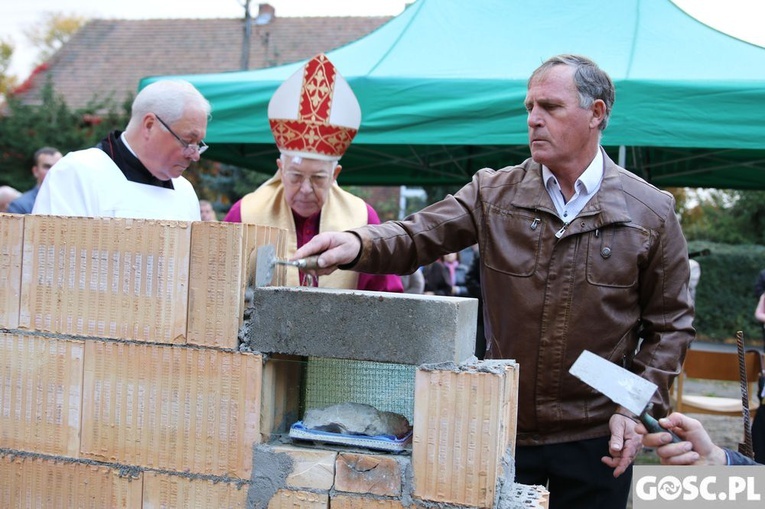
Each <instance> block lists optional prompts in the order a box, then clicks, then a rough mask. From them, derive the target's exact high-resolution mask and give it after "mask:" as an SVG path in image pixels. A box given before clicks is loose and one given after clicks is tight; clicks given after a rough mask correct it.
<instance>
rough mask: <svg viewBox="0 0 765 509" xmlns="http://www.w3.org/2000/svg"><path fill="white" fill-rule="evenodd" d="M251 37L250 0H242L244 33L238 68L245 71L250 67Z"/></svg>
mask: <svg viewBox="0 0 765 509" xmlns="http://www.w3.org/2000/svg"><path fill="white" fill-rule="evenodd" d="M251 38H252V23H251V20H250V0H244V35H243V37H242V59H241V65H240V68H241V69H242V70H243V71H246V70H247V69H249V68H250V39H251Z"/></svg>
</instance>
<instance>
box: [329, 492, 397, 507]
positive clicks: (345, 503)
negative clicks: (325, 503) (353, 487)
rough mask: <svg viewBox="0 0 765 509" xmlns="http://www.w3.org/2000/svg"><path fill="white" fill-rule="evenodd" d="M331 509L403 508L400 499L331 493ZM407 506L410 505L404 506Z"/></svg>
mask: <svg viewBox="0 0 765 509" xmlns="http://www.w3.org/2000/svg"><path fill="white" fill-rule="evenodd" d="M329 507H330V508H331V509H404V507H405V506H404V505H403V504H402V503H401V501H400V500H380V499H375V498H369V497H358V496H356V497H354V496H349V495H332V498H330V500H329ZM406 507H407V508H409V507H411V506H406Z"/></svg>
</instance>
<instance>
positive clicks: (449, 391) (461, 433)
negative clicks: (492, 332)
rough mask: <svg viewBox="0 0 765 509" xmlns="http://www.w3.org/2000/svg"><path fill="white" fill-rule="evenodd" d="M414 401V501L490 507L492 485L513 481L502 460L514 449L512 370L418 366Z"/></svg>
mask: <svg viewBox="0 0 765 509" xmlns="http://www.w3.org/2000/svg"><path fill="white" fill-rule="evenodd" d="M414 397H415V405H414V435H413V439H412V467H413V470H414V496H415V497H418V498H420V499H423V500H428V501H434V502H447V503H454V504H461V505H469V506H473V507H480V508H489V507H492V506H493V503H494V499H495V494H496V485H497V480H498V479H499V478H500V477H502V478H504V479H508V477H509V479H510V480H512V479H513V478H514V475H512V472H505V470H504V467H503V464H502V458H503V455H506V454H510V453H511V452H512V451H513V450H514V442H515V430H516V420H517V404H516V401H517V399H518V365H517V364H516V363H515V362H514V361H512V360H508V361H479V362H476V363H474V364H470V365H462V366H459V367H458V368H456V369H449V367H443V369H439V366H431V367H427V366H421V367H420V368H419V369H418V370H417V374H416V377H415V396H414Z"/></svg>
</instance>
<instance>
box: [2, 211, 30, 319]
mask: <svg viewBox="0 0 765 509" xmlns="http://www.w3.org/2000/svg"><path fill="white" fill-rule="evenodd" d="M25 217H26V216H23V215H19V214H0V328H6V329H15V328H17V327H18V326H19V304H20V300H21V260H22V251H21V247H22V245H23V241H24V218H25Z"/></svg>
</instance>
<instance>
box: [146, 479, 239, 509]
mask: <svg viewBox="0 0 765 509" xmlns="http://www.w3.org/2000/svg"><path fill="white" fill-rule="evenodd" d="M143 476H144V478H143V479H144V480H143V507H146V508H150V507H179V508H180V507H225V508H227V509H239V508H241V509H245V508H246V507H247V489H248V485H247V484H242V483H233V482H225V481H220V480H211V479H189V478H188V477H181V476H177V475H167V474H160V473H156V472H151V471H148V472H144V474H143Z"/></svg>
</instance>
